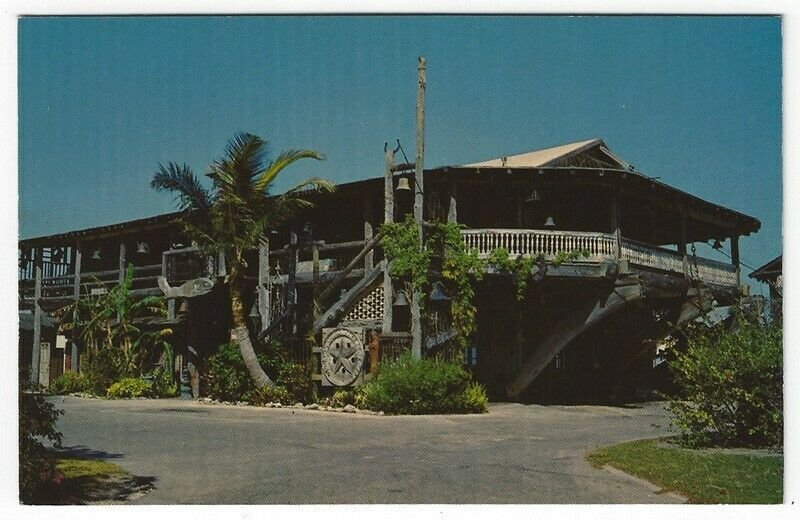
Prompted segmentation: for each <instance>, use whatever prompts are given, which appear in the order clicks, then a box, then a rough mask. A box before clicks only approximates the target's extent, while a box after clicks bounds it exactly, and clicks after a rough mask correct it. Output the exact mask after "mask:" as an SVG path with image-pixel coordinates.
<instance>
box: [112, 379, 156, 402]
mask: <svg viewBox="0 0 800 520" xmlns="http://www.w3.org/2000/svg"><path fill="white" fill-rule="evenodd" d="M152 395H153V387H152V385H151V384H150V383H148V382H147V381H144V380H143V379H139V378H135V377H126V378H125V379H120V380H119V381H117V382H116V383H114V384H112V385H111V386H109V387H108V391H107V392H106V396H107V397H109V398H111V399H133V398H135V397H152Z"/></svg>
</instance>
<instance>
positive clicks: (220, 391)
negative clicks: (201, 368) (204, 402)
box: [206, 343, 266, 401]
mask: <svg viewBox="0 0 800 520" xmlns="http://www.w3.org/2000/svg"><path fill="white" fill-rule="evenodd" d="M258 361H259V363H261V364H262V366H264V364H266V359H265V358H264V356H262V355H259V356H258ZM206 378H207V385H208V386H207V388H208V395H209V396H210V397H213V398H214V399H217V400H219V401H244V400H247V396H248V394H251V393H252V392H254V391H255V390H256V388H255V385H254V384H253V380H252V379H251V378H250V373H249V372H248V371H247V366H245V364H244V359H242V354H241V352H240V351H239V346H238V345H237V344H236V343H225V344H224V345H220V347H219V349H218V350H217V352H216V353H215V354H214V355H212V356H210V357H209V359H208V369H207V374H206Z"/></svg>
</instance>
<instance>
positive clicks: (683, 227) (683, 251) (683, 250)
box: [678, 213, 690, 278]
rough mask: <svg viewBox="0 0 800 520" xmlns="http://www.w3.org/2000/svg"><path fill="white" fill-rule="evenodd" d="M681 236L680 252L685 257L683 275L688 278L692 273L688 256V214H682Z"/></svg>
mask: <svg viewBox="0 0 800 520" xmlns="http://www.w3.org/2000/svg"><path fill="white" fill-rule="evenodd" d="M680 219H681V221H680V238H679V239H678V254H679V255H681V256H682V257H683V275H684V276H686V277H687V278H688V277H689V274H690V268H689V257H688V256H686V240H687V238H686V214H685V213H681V216H680Z"/></svg>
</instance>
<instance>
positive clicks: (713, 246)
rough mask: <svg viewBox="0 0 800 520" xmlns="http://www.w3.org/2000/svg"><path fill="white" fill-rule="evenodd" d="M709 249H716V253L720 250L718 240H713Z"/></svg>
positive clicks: (720, 245) (720, 246)
mask: <svg viewBox="0 0 800 520" xmlns="http://www.w3.org/2000/svg"><path fill="white" fill-rule="evenodd" d="M711 248H712V249H716V250H717V251H719V250H720V249H722V244H721V243H720V241H719V239H718V238H717V239H715V240H714V244H712V246H711Z"/></svg>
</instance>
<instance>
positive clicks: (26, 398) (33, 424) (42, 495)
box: [19, 388, 61, 504]
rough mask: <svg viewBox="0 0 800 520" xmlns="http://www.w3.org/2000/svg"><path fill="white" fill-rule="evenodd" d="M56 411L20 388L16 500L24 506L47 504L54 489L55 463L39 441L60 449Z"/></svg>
mask: <svg viewBox="0 0 800 520" xmlns="http://www.w3.org/2000/svg"><path fill="white" fill-rule="evenodd" d="M60 414H61V412H60V411H59V410H57V409H56V408H55V406H53V405H52V404H50V403H48V402H47V401H46V400H45V399H44V397H42V396H41V395H36V394H31V393H27V392H25V391H24V388H21V389H20V395H19V497H20V501H22V502H23V503H25V504H32V503H42V502H44V501H47V497H49V496H51V495H52V493H53V492H54V491H55V490H56V479H57V475H58V473H57V472H56V466H55V460H54V458H53V456H52V454H51V453H50V452H49V451H48V450H47V448H45V447H44V445H43V444H42V439H44V440H49V441H51V442H53V444H54V445H56V446H60V444H61V434H60V433H59V432H58V431H57V430H56V428H55V424H56V420H57V419H58V416H59V415H60Z"/></svg>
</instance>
